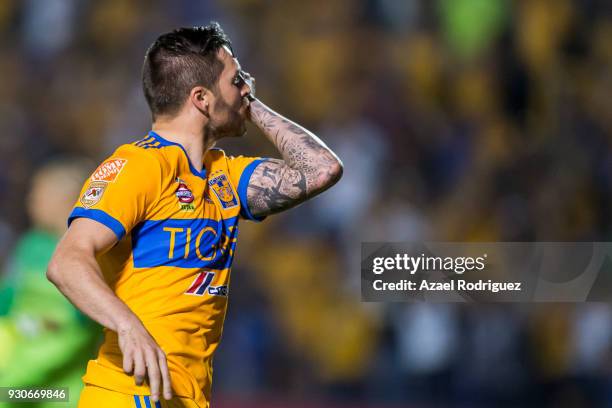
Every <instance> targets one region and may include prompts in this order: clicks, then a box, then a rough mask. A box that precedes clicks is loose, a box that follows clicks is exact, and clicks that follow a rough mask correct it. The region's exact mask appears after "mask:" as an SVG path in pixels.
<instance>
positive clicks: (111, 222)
mask: <svg viewBox="0 0 612 408" xmlns="http://www.w3.org/2000/svg"><path fill="white" fill-rule="evenodd" d="M81 217H83V218H89V219H92V220H95V221H98V222H99V223H101V224H104V225H106V226H107V227H108V228H110V229H111V230H113V232H114V233H115V235H117V239H119V240H120V239H121V238H123V236H124V235H125V228H124V227H123V224H121V223H120V222H119V221H118V220H117V219H116V218H114V217H112V216H110V215H108V214H107V213H106V212H105V211H102V210H97V209H92V208H83V207H75V208H74V209H73V210H72V212H71V213H70V216H69V217H68V226H70V224H71V223H72V221H74V220H75V219H77V218H81Z"/></svg>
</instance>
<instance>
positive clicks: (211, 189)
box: [68, 132, 262, 407]
mask: <svg viewBox="0 0 612 408" xmlns="http://www.w3.org/2000/svg"><path fill="white" fill-rule="evenodd" d="M261 161H262V159H260V158H252V157H242V156H240V157H235V158H234V157H227V156H226V155H225V153H224V152H223V150H220V149H211V150H208V151H207V152H206V154H205V156H204V169H203V170H202V171H198V170H197V169H195V168H194V167H193V165H192V164H191V163H190V161H189V158H188V156H187V153H186V152H185V150H184V148H183V147H182V146H181V145H179V144H177V143H172V142H169V141H167V140H165V139H163V138H162V137H161V136H159V135H158V134H156V133H155V132H149V134H148V136H147V137H145V138H144V139H142V140H140V141H137V142H134V143H132V144H126V145H122V146H120V147H119V148H118V149H117V150H116V151H115V152H114V153H113V154H112V155H111V156H110V157H109V158H108V159H107V160H105V161H104V162H103V163H102V164H101V165H100V166H99V167H98V168H97V169H96V170H95V171H94V173H93V174H92V175H91V177H90V178H89V179H88V180H87V181H86V183H85V185H84V186H83V190H82V191H81V194H80V197H79V200H78V201H77V203H76V205H75V207H74V209H73V211H72V213H71V214H70V217H69V220H68V224H70V222H72V220H74V219H76V218H79V217H86V218H90V219H93V220H96V221H98V222H100V223H102V224H104V225H106V226H107V227H108V228H110V229H111V230H112V231H114V233H115V234H116V235H117V238H118V239H119V241H118V242H117V244H116V245H115V246H114V247H113V248H112V249H111V250H109V251H108V252H106V253H105V254H103V255H100V256H98V262H99V264H100V267H101V269H102V272H103V274H104V277H105V279H106V281H107V282H108V284H109V285H110V287H111V288H112V289H113V291H114V292H115V293H116V295H117V296H118V297H119V298H120V299H121V300H122V301H123V302H125V304H126V305H127V306H128V307H129V308H130V309H131V310H132V311H133V312H134V313H135V314H136V315H137V316H138V317H139V318H140V320H141V321H142V322H143V324H144V325H145V327H146V328H147V330H148V331H149V333H151V335H152V336H153V337H154V338H155V340H156V341H157V343H158V344H159V345H160V347H161V348H162V349H163V350H164V352H165V353H166V355H167V358H168V367H169V370H170V376H171V380H172V388H173V391H174V393H175V394H176V395H178V396H183V397H188V398H191V399H193V400H194V401H195V402H196V403H197V404H198V405H200V406H203V407H207V406H208V404H209V401H210V390H211V380H212V357H213V353H214V352H215V349H216V348H217V345H218V343H219V339H220V337H221V332H222V328H223V321H224V318H225V313H226V310H227V301H228V288H229V283H230V267H231V265H232V259H233V257H234V252H235V250H236V239H237V237H238V220H239V218H246V219H251V220H255V221H260V220H261V219H257V218H255V217H253V216H252V215H251V213H250V212H249V209H248V206H247V204H246V203H247V200H246V190H247V186H248V183H249V179H250V177H251V174H252V173H253V171H254V170H255V167H256V166H257V165H258V164H259V163H260V162H261ZM104 332H105V340H104V343H103V345H102V346H101V348H100V351H99V354H98V358H97V359H96V360H91V361H89V363H88V365H87V372H86V374H85V376H84V377H83V381H84V382H85V383H86V384H93V385H97V386H100V387H104V388H107V389H110V390H115V391H119V392H123V393H126V394H140V395H143V394H150V390H149V387H148V386H146V385H143V386H136V385H135V383H134V377H132V376H129V375H127V374H125V373H124V372H123V368H122V367H123V356H122V354H121V350H120V348H119V345H118V338H117V333H116V332H114V331H112V330H108V329H105V330H104Z"/></svg>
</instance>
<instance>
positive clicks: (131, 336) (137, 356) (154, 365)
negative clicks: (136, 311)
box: [117, 319, 172, 401]
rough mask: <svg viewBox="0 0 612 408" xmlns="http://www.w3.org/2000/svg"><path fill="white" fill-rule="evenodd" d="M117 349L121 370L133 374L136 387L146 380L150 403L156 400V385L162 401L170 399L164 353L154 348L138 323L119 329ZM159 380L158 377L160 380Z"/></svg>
mask: <svg viewBox="0 0 612 408" xmlns="http://www.w3.org/2000/svg"><path fill="white" fill-rule="evenodd" d="M117 334H118V335H119V347H120V348H121V352H122V354H123V371H125V372H126V373H127V374H132V373H133V374H134V380H135V382H136V385H142V384H143V383H144V380H145V378H148V383H149V387H150V388H151V397H152V398H153V401H158V400H159V394H160V384H161V385H163V394H164V398H165V399H167V400H169V399H172V386H171V383H170V373H169V371H168V363H167V361H166V354H165V353H164V351H163V350H162V349H161V348H160V347H159V346H158V345H157V343H156V342H155V339H153V337H151V335H150V334H149V332H148V331H147V329H146V328H145V327H144V325H143V324H142V322H140V320H138V319H135V320H134V321H132V322H130V323H127V324H125V325H123V326H122V327H119V329H118V331H117ZM160 377H161V378H160Z"/></svg>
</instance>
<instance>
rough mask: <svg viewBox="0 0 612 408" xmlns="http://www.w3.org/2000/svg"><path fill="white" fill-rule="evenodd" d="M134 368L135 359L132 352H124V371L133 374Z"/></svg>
mask: <svg viewBox="0 0 612 408" xmlns="http://www.w3.org/2000/svg"><path fill="white" fill-rule="evenodd" d="M133 369H134V359H133V358H132V354H123V371H125V373H126V374H132V370H133Z"/></svg>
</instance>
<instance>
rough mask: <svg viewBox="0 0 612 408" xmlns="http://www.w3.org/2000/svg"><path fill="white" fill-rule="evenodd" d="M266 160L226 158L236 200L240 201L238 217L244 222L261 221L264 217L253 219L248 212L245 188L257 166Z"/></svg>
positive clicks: (258, 158)
mask: <svg viewBox="0 0 612 408" xmlns="http://www.w3.org/2000/svg"><path fill="white" fill-rule="evenodd" d="M265 160H266V159H264V158H261V157H245V156H238V157H231V156H230V157H228V158H227V168H228V171H229V175H230V179H231V182H232V185H233V186H236V190H237V192H238V198H239V199H240V216H241V217H242V218H244V219H246V220H251V221H263V220H264V219H265V218H266V217H255V216H253V214H251V211H250V210H249V204H248V201H247V188H248V187H249V182H250V180H251V176H252V175H253V172H254V171H255V168H257V166H258V165H259V164H260V163H262V162H264V161H265Z"/></svg>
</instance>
